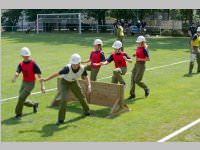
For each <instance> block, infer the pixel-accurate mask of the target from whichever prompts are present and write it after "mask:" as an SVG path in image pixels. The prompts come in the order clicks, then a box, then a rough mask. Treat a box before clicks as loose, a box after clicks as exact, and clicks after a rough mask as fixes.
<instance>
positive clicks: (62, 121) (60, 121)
mask: <svg viewBox="0 0 200 150" xmlns="http://www.w3.org/2000/svg"><path fill="white" fill-rule="evenodd" d="M63 123H64V120H58V121H57V122H56V125H57V126H58V125H60V124H63Z"/></svg>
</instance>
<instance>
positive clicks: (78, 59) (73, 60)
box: [70, 54, 81, 64]
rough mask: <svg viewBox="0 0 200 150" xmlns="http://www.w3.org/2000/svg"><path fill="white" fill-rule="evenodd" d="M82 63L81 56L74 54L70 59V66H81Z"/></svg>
mask: <svg viewBox="0 0 200 150" xmlns="http://www.w3.org/2000/svg"><path fill="white" fill-rule="evenodd" d="M80 62H81V56H80V55H79V54H73V55H72V56H71V58H70V64H79V63H80Z"/></svg>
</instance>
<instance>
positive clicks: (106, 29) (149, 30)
mask: <svg viewBox="0 0 200 150" xmlns="http://www.w3.org/2000/svg"><path fill="white" fill-rule="evenodd" d="M36 29H37V27H36V26H24V27H21V26H2V27H1V31H2V32H36ZM38 29H39V32H79V26H78V25H65V26H63V25H62V26H52V25H51V26H39V28H38ZM145 29H146V30H145V31H144V30H143V29H142V28H140V29H138V28H137V27H136V26H131V27H126V28H125V29H124V32H125V33H127V34H128V32H130V34H132V33H145V34H150V35H161V33H162V29H161V27H160V26H146V27H145ZM114 30H115V29H114V26H113V25H95V24H93V25H82V26H81V31H82V32H83V33H84V32H85V33H87V32H91V33H111V34H113V33H114Z"/></svg>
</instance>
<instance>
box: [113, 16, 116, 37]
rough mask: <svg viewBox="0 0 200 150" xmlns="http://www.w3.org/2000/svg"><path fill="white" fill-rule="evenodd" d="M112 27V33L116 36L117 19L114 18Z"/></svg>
mask: <svg viewBox="0 0 200 150" xmlns="http://www.w3.org/2000/svg"><path fill="white" fill-rule="evenodd" d="M113 28H114V35H115V36H117V19H115V20H114V23H113Z"/></svg>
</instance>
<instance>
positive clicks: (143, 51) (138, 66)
mask: <svg viewBox="0 0 200 150" xmlns="http://www.w3.org/2000/svg"><path fill="white" fill-rule="evenodd" d="M136 43H137V50H136V53H135V54H133V57H136V63H135V67H134V68H133V70H132V76H131V89H130V96H129V98H128V99H134V98H135V84H137V85H138V86H140V87H141V88H143V89H144V91H145V97H147V96H149V88H148V87H147V85H146V84H145V83H144V82H142V78H143V75H144V72H145V63H146V61H149V60H150V59H149V53H148V51H147V47H148V46H147V44H146V40H145V37H144V36H139V37H138V38H137V41H136Z"/></svg>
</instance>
